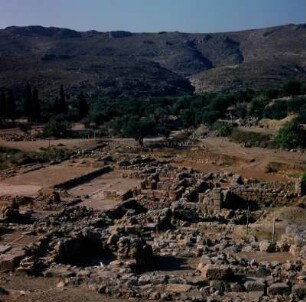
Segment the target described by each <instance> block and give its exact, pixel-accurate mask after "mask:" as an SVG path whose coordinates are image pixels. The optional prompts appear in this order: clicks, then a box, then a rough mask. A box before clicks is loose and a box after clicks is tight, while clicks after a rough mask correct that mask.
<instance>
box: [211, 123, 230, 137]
mask: <svg viewBox="0 0 306 302" xmlns="http://www.w3.org/2000/svg"><path fill="white" fill-rule="evenodd" d="M212 129H213V130H214V131H215V132H216V135H217V136H229V135H230V134H231V133H232V131H233V126H232V125H231V124H229V123H225V122H216V123H214V125H213V128H212Z"/></svg>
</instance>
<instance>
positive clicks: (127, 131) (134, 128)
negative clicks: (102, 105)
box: [112, 115, 157, 147]
mask: <svg viewBox="0 0 306 302" xmlns="http://www.w3.org/2000/svg"><path fill="white" fill-rule="evenodd" d="M112 127H113V130H114V131H115V132H116V133H118V134H121V135H123V136H125V137H132V138H134V139H135V140H136V141H137V142H138V143H139V145H140V146H141V147H144V144H143V139H144V138H145V137H146V136H149V135H156V133H157V129H156V124H155V122H154V121H153V120H151V119H149V118H146V117H143V118H139V116H135V115H134V116H132V115H131V116H130V115H125V116H123V117H121V118H117V119H115V120H114V121H113V123H112Z"/></svg>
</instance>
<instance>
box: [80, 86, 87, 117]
mask: <svg viewBox="0 0 306 302" xmlns="http://www.w3.org/2000/svg"><path fill="white" fill-rule="evenodd" d="M88 111H89V106H88V103H87V101H86V98H85V95H84V93H83V92H81V93H80V94H79V95H78V115H79V119H82V118H84V117H86V116H87V114H88Z"/></svg>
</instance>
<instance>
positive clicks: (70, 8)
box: [0, 0, 306, 33]
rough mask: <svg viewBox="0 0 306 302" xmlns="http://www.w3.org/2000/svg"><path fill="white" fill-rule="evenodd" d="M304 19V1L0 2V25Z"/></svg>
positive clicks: (149, 27) (221, 27)
mask: <svg viewBox="0 0 306 302" xmlns="http://www.w3.org/2000/svg"><path fill="white" fill-rule="evenodd" d="M289 23H306V0H0V28H4V27H7V26H12V25H17V26H26V25H43V26H55V27H65V28H71V29H75V30H80V31H85V30H92V29H94V30H99V31H112V30H127V31H132V32H158V31H181V32H203V33H206V32H223V31H235V30H244V29H252V28H263V27H269V26H276V25H283V24H289Z"/></svg>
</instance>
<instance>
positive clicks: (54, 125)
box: [42, 120, 71, 138]
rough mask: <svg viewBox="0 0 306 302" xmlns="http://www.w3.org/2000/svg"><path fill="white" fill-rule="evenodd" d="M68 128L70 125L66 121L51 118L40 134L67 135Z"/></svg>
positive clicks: (49, 135) (45, 135)
mask: <svg viewBox="0 0 306 302" xmlns="http://www.w3.org/2000/svg"><path fill="white" fill-rule="evenodd" d="M70 129H71V126H70V124H69V123H68V122H60V121H56V120H51V121H49V122H48V123H47V124H46V125H45V126H44V129H43V133H42V134H43V136H44V137H51V136H54V137H56V138H60V137H67V136H68V134H69V130H70Z"/></svg>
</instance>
